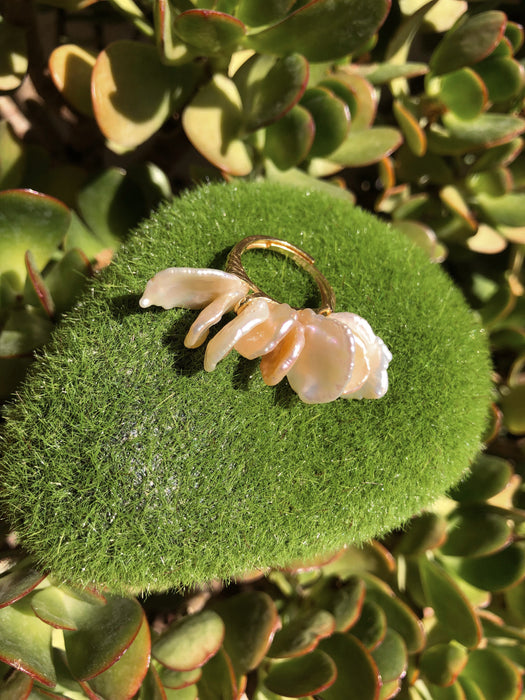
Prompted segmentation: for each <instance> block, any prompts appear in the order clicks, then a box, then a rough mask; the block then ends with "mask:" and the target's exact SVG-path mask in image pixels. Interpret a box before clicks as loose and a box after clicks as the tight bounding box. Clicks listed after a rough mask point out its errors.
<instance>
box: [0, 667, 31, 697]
mask: <svg viewBox="0 0 525 700" xmlns="http://www.w3.org/2000/svg"><path fill="white" fill-rule="evenodd" d="M32 687H33V679H32V678H31V676H28V675H27V674H26V673H23V672H22V671H14V672H13V673H11V674H10V675H9V676H8V677H7V679H6V680H0V696H1V697H2V698H3V700H26V698H28V697H30V693H31V689H32Z"/></svg>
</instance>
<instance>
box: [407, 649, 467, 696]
mask: <svg viewBox="0 0 525 700" xmlns="http://www.w3.org/2000/svg"><path fill="white" fill-rule="evenodd" d="M467 660H468V652H467V650H466V649H465V647H463V646H462V645H461V644H458V642H455V641H451V642H448V643H439V644H435V645H433V646H431V647H428V648H427V649H425V651H424V652H423V653H422V655H421V658H420V662H419V667H420V669H421V671H422V672H423V673H424V674H425V676H426V677H427V678H428V680H429V681H430V682H431V683H434V684H435V685H441V686H448V685H452V683H454V681H455V680H456V678H457V677H458V675H459V674H460V673H461V671H462V670H463V669H464V668H465V665H466V663H467Z"/></svg>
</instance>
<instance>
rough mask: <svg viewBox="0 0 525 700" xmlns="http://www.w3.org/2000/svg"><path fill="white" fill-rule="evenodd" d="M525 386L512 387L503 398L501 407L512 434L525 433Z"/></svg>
mask: <svg viewBox="0 0 525 700" xmlns="http://www.w3.org/2000/svg"><path fill="white" fill-rule="evenodd" d="M524 405H525V384H516V386H513V387H510V389H508V390H507V391H506V392H505V393H504V394H503V396H502V397H501V407H502V409H503V415H504V419H505V424H506V425H507V427H508V429H509V430H510V432H511V433H514V434H515V435H522V434H523V433H525V410H524V408H523V406H524Z"/></svg>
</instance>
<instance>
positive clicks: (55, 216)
mask: <svg viewBox="0 0 525 700" xmlns="http://www.w3.org/2000/svg"><path fill="white" fill-rule="evenodd" d="M69 221H70V211H69V209H68V208H67V207H66V206H65V204H62V202H59V201H58V200H57V199H54V198H53V197H48V196H47V195H44V194H40V193H38V192H33V191H30V190H6V191H5V192H0V275H2V274H5V273H7V274H8V276H9V280H10V281H11V283H12V284H13V285H14V286H16V287H17V288H19V289H21V287H22V283H23V281H24V280H25V276H26V267H25V262H24V255H25V252H26V250H28V249H30V250H31V252H32V254H33V257H34V261H35V265H36V266H37V267H38V269H39V270H42V269H43V268H44V267H45V265H46V264H47V263H48V262H49V260H50V258H51V256H52V255H53V253H54V252H55V250H56V249H57V247H58V245H59V243H60V242H61V240H62V238H63V237H64V235H65V233H66V231H67V229H68V226H69Z"/></svg>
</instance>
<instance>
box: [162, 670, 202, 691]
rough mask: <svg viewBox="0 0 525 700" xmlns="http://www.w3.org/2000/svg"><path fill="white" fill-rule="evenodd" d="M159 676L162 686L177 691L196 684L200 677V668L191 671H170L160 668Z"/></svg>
mask: <svg viewBox="0 0 525 700" xmlns="http://www.w3.org/2000/svg"><path fill="white" fill-rule="evenodd" d="M159 676H160V679H161V681H162V685H163V686H165V687H166V688H171V689H173V690H177V689H178V688H185V687H186V686H188V685H193V684H194V683H197V682H198V681H199V680H200V678H201V676H202V668H194V669H193V670H192V671H172V670H171V669H169V668H165V667H162V668H161V669H160V671H159Z"/></svg>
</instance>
